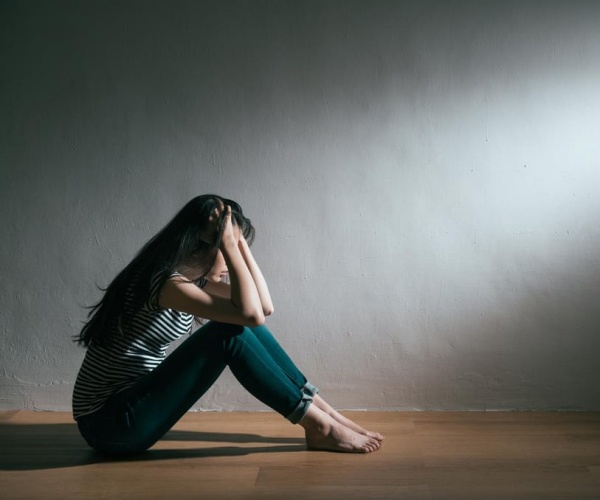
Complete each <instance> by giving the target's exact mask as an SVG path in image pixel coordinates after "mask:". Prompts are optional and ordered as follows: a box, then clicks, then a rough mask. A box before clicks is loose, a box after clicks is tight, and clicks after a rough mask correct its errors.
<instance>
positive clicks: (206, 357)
mask: <svg viewBox="0 0 600 500" xmlns="http://www.w3.org/2000/svg"><path fill="white" fill-rule="evenodd" d="M226 366H229V367H230V368H231V370H232V372H233V374H234V375H235V376H236V378H237V379H238V380H239V381H240V382H241V383H242V385H243V386H244V387H245V388H246V389H247V390H248V391H250V392H251V393H252V394H253V395H254V396H255V397H257V398H258V399H260V400H261V401H262V402H263V403H265V404H267V405H268V406H270V407H271V408H273V409H274V410H276V411H278V412H279V413H280V414H282V415H283V416H284V417H286V418H288V419H289V420H290V421H291V422H292V423H297V422H298V421H299V420H301V419H302V417H304V415H305V414H306V412H307V410H308V407H309V406H310V403H311V400H312V397H311V396H309V395H307V394H305V393H304V392H303V391H302V390H301V389H300V388H299V387H298V386H297V385H295V384H294V383H293V382H292V381H291V380H290V378H289V377H288V376H287V375H286V373H284V372H283V370H281V368H280V367H279V365H277V363H275V362H274V361H273V359H272V358H271V357H270V356H269V354H268V353H267V351H266V350H265V349H264V347H263V345H262V344H261V343H260V342H259V341H258V339H257V338H256V336H255V335H254V334H253V333H252V331H250V330H249V329H248V328H244V327H242V326H236V325H229V324H224V323H217V322H209V323H208V324H206V325H204V326H203V327H202V328H200V329H199V330H198V331H196V332H195V333H194V334H193V335H192V336H191V337H190V338H189V339H187V340H186V341H185V342H184V343H183V344H181V345H180V346H179V347H178V348H177V349H176V350H175V351H174V352H173V353H172V354H171V355H169V356H168V357H167V358H166V359H165V360H164V361H163V362H162V363H161V364H160V365H159V366H158V367H157V368H155V369H154V370H153V371H152V372H151V373H149V374H148V375H147V376H145V377H143V378H142V379H140V380H139V381H138V382H136V383H135V384H134V385H133V386H132V387H130V388H128V389H126V390H124V391H122V392H120V393H117V394H115V395H113V396H112V397H111V398H110V399H109V400H108V401H107V403H106V405H105V407H103V409H102V410H100V412H98V414H92V415H90V416H89V417H83V418H82V419H80V422H79V423H80V428H81V430H82V434H84V437H86V439H88V438H89V439H88V442H90V444H91V445H92V446H93V447H95V448H97V449H99V450H100V451H106V452H113V453H119V452H120V453H127V452H129V453H131V452H135V451H143V450H144V449H147V448H149V447H150V446H152V445H153V444H154V443H155V442H156V441H157V440H158V439H160V438H161V437H162V436H163V435H164V434H165V433H166V432H167V431H168V430H169V429H170V428H171V427H172V426H173V425H174V424H175V423H176V422H177V421H178V420H179V419H180V418H181V417H182V416H183V415H184V414H185V412H186V411H187V410H188V409H189V408H190V407H191V406H192V405H193V404H194V403H195V402H196V401H197V400H198V399H199V398H200V397H201V396H202V395H203V394H204V393H205V392H206V391H207V390H208V389H209V388H210V387H211V386H212V384H213V383H214V382H215V381H216V380H217V378H218V377H219V375H220V374H221V373H222V372H223V370H224V368H225V367H226Z"/></svg>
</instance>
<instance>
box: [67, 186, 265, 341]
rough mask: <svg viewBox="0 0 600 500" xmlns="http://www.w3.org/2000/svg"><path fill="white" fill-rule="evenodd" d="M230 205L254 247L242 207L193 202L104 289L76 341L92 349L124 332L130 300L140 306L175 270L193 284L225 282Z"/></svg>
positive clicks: (211, 198) (216, 199)
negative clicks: (223, 243) (222, 248)
mask: <svg viewBox="0 0 600 500" xmlns="http://www.w3.org/2000/svg"><path fill="white" fill-rule="evenodd" d="M225 206H230V207H231V221H232V223H233V225H234V226H235V227H236V229H237V228H239V231H240V233H241V234H243V235H244V238H245V239H246V240H247V241H248V243H249V244H250V243H252V241H253V239H254V227H253V226H252V223H251V222H250V219H248V218H247V217H246V216H245V215H244V213H243V211H242V207H240V205H239V204H238V203H236V202H235V201H233V200H229V199H227V198H223V197H221V196H216V195H212V194H208V195H201V196H197V197H195V198H193V199H192V200H190V201H189V202H188V203H187V204H186V205H185V206H184V207H183V208H182V209H181V210H180V211H179V212H178V213H177V214H176V215H175V217H173V219H171V221H170V222H169V223H168V224H167V225H166V226H165V227H164V228H163V229H162V230H161V231H159V232H158V234H156V235H155V236H154V237H153V238H152V239H151V240H150V241H148V242H147V243H146V244H145V245H144V246H143V247H142V249H141V250H140V251H139V253H138V254H137V255H136V256H135V258H134V259H133V260H132V261H131V262H130V263H129V265H128V266H127V267H126V268H125V269H123V270H122V271H121V272H120V273H119V274H118V275H117V277H116V278H115V279H114V280H113V281H112V282H111V283H110V285H109V286H108V287H107V288H106V289H104V291H105V294H104V296H103V298H102V300H101V301H100V302H99V303H98V304H96V305H95V306H94V307H92V309H91V311H90V314H89V317H90V319H89V321H88V322H87V323H86V324H85V326H84V327H83V329H82V331H81V333H80V334H79V335H78V336H77V339H76V340H77V342H79V343H80V344H83V345H85V346H87V345H89V343H90V342H91V341H92V340H95V341H100V342H103V341H106V340H108V339H109V338H111V337H112V336H113V335H114V334H115V332H116V331H121V330H122V326H121V325H123V324H125V323H126V322H127V319H128V317H127V315H128V311H126V310H125V308H124V304H125V297H126V296H127V303H128V304H130V305H131V307H132V308H135V307H141V306H142V304H144V303H145V302H146V301H147V300H148V298H149V294H150V284H151V281H152V280H153V279H156V280H157V285H158V288H159V289H160V287H161V286H162V284H163V283H164V282H165V281H166V280H167V279H168V278H169V276H170V275H171V274H172V273H173V272H174V271H180V272H182V274H184V276H186V277H188V278H189V279H191V280H194V281H196V280H199V279H200V278H203V277H206V278H207V279H210V280H211V281H218V280H220V279H221V275H222V273H223V272H224V271H226V269H227V268H226V266H225V264H224V262H225V261H224V259H223V257H222V255H221V254H220V252H219V245H220V243H221V236H222V234H223V229H224V228H225V218H224V216H223V213H224V210H223V208H224V207H225ZM215 213H217V214H218V217H217V218H216V219H215V217H214V215H215ZM211 217H212V219H211ZM183 270H185V272H183Z"/></svg>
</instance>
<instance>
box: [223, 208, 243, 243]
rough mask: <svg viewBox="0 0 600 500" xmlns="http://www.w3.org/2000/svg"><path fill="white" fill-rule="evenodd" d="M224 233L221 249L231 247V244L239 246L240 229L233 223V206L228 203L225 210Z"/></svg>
mask: <svg viewBox="0 0 600 500" xmlns="http://www.w3.org/2000/svg"><path fill="white" fill-rule="evenodd" d="M223 219H224V222H223V224H224V226H223V233H222V234H221V249H222V250H223V249H225V247H229V248H231V245H233V246H237V245H238V241H239V239H240V230H239V228H238V227H237V226H234V225H233V222H232V221H231V207H230V206H229V205H227V206H226V207H225V208H224V210H223Z"/></svg>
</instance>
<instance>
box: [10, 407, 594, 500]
mask: <svg viewBox="0 0 600 500" xmlns="http://www.w3.org/2000/svg"><path fill="white" fill-rule="evenodd" d="M346 415H347V416H350V417H351V418H353V419H355V420H356V421H357V422H358V423H360V424H363V425H364V426H365V427H368V428H371V429H373V430H378V431H380V432H383V433H384V434H385V435H386V440H385V444H384V446H383V448H382V449H381V450H380V451H378V452H376V453H373V454H368V455H348V454H343V453H328V452H309V451H306V449H305V446H304V440H303V437H302V436H303V434H302V429H301V428H300V427H298V426H292V425H290V424H288V423H287V422H286V421H285V420H283V419H282V418H281V417H279V416H278V415H277V414H274V413H189V414H188V415H187V416H186V417H185V418H184V419H183V420H182V421H181V422H180V423H179V424H178V425H177V426H176V427H175V428H174V429H173V430H172V431H171V432H169V433H168V434H167V436H165V438H164V439H163V440H161V441H160V442H159V443H158V444H157V445H156V446H155V447H154V448H152V449H151V450H150V451H148V452H146V453H144V454H142V455H140V456H137V457H135V458H128V459H121V460H107V459H103V458H101V457H99V456H97V455H96V454H95V453H94V452H93V451H91V450H90V449H88V448H87V445H86V444H85V443H84V441H83V440H82V439H81V438H80V436H79V434H78V432H77V428H76V426H75V424H74V423H73V421H72V420H71V416H70V414H68V413H46V412H23V411H18V412H0V498H1V499H17V498H35V499H38V498H39V499H42V498H43V499H54V498H60V499H69V498H90V499H98V498H106V499H112V498H123V499H125V498H126V499H136V498H140V499H141V498H143V499H154V498H156V499H174V498H177V499H179V498H207V499H212V498H231V499H235V498H272V499H286V500H287V499H290V498H291V499H296V498H311V499H312V498H326V499H328V500H332V499H337V498H343V499H346V498H361V499H363V498H368V499H370V498H394V499H436V500H437V499H450V498H451V499H461V500H466V499H507V500H512V499H525V498H526V499H550V498H552V499H561V498H569V499H578V500H581V499H588V498H594V499H600V412H595V413H587V412H586V413H563V412H552V413H535V412H458V413H455V412H389V413H379V412H377V413H374V412H356V413H351V412H348V413H346Z"/></svg>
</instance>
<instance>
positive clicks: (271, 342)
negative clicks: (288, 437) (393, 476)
mask: <svg viewBox="0 0 600 500" xmlns="http://www.w3.org/2000/svg"><path fill="white" fill-rule="evenodd" d="M251 330H252V332H253V333H254V334H255V335H256V337H257V338H258V340H259V341H260V343H261V344H262V345H263V346H264V348H265V349H266V350H267V351H268V352H269V355H270V356H271V357H272V358H273V360H274V361H275V362H276V363H277V364H278V365H279V366H280V367H281V369H282V370H283V371H284V372H285V374H286V375H287V376H288V377H289V378H290V380H292V381H293V382H294V383H295V384H296V385H297V386H298V387H302V388H303V390H304V392H306V393H308V394H310V395H311V396H313V403H314V404H315V405H316V406H317V407H318V408H320V409H321V410H323V411H324V412H325V413H327V414H328V415H330V416H331V417H332V418H333V419H334V420H336V421H337V422H339V423H341V424H343V425H345V426H346V427H348V428H350V429H352V430H354V431H355V432H358V433H359V434H363V435H365V436H369V437H373V438H375V439H378V440H380V441H382V440H383V435H382V434H380V433H378V432H372V431H368V430H366V429H363V428H362V427H361V426H360V425H358V424H357V423H355V422H353V421H352V420H350V419H349V418H347V417H344V416H343V415H342V414H341V413H340V412H338V411H337V410H335V409H334V408H333V407H331V406H330V405H329V404H328V403H327V402H326V401H325V400H324V399H323V398H322V397H321V396H319V395H318V394H317V393H318V392H319V390H318V389H317V388H316V387H315V386H313V385H312V384H310V383H309V382H308V381H307V379H306V377H305V376H304V375H303V374H302V372H300V370H299V369H298V368H297V367H296V365H295V364H294V362H293V361H292V360H291V359H290V357H289V356H288V354H287V353H286V352H285V350H284V349H283V348H282V347H281V346H280V345H279V343H278V342H277V340H276V339H275V337H273V334H272V333H271V332H270V331H269V329H268V328H267V327H266V326H264V325H261V326H258V327H255V328H251Z"/></svg>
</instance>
